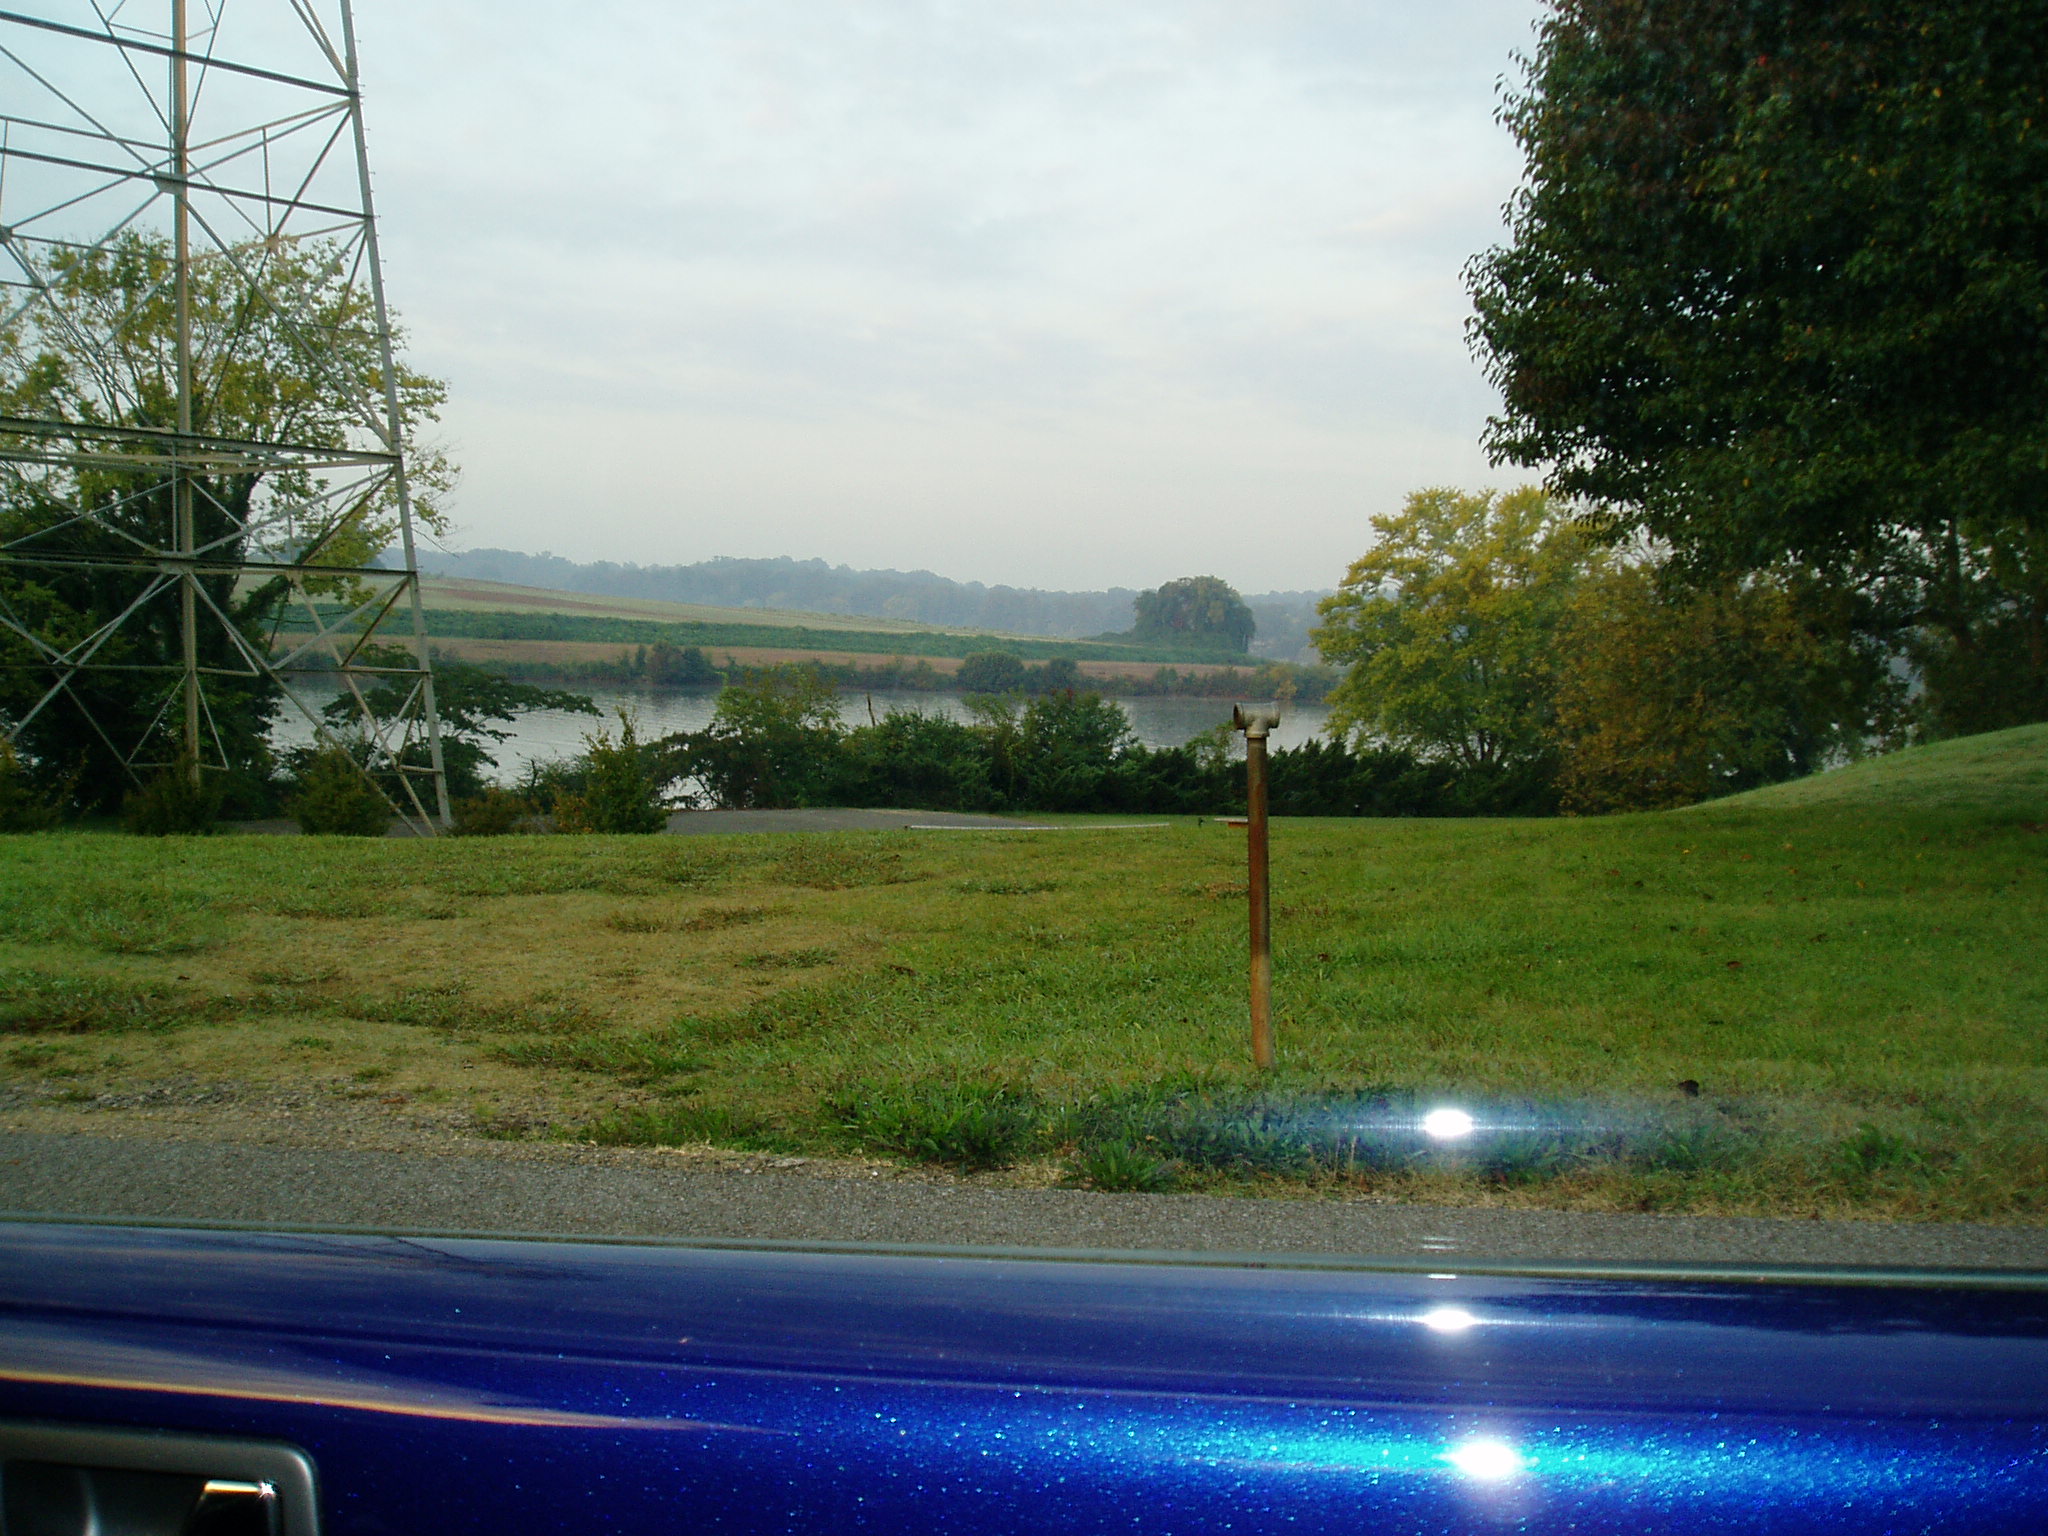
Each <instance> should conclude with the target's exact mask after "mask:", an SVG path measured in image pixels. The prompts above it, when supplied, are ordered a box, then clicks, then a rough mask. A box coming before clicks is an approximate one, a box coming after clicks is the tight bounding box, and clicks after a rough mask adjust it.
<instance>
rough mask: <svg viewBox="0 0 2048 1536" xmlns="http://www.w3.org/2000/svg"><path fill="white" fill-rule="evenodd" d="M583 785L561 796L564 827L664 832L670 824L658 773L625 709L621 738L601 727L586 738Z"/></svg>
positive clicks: (559, 821)
mask: <svg viewBox="0 0 2048 1536" xmlns="http://www.w3.org/2000/svg"><path fill="white" fill-rule="evenodd" d="M584 739H585V741H586V742H587V743H588V750H587V751H586V752H585V754H584V765H585V766H584V773H583V785H582V789H581V791H580V792H579V793H574V794H560V795H557V796H556V797H555V830H556V831H558V832H643V833H644V832H660V831H662V830H664V829H665V828H666V827H667V826H668V812H667V810H665V809H664V808H663V806H662V803H661V796H660V792H659V790H658V789H657V788H656V786H655V782H654V775H653V774H652V773H650V772H649V771H648V765H647V760H646V755H645V754H644V753H643V752H642V751H641V747H640V740H639V737H638V736H637V735H636V734H635V733H634V729H633V719H632V716H630V715H628V714H627V713H626V712H625V711H624V710H623V709H622V710H620V711H619V739H618V740H617V741H613V740H612V736H611V732H609V731H602V730H601V731H598V732H596V733H594V734H593V735H590V736H588V737H585V738H584Z"/></svg>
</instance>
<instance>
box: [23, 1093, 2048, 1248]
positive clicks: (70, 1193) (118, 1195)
mask: <svg viewBox="0 0 2048 1536" xmlns="http://www.w3.org/2000/svg"><path fill="white" fill-rule="evenodd" d="M94 1120H95V1122H97V1123H94V1124H92V1125H91V1126H90V1128H87V1126H86V1125H85V1123H84V1122H83V1121H82V1120H81V1119H80V1118H79V1117H75V1116H66V1115H65V1114H64V1113H63V1112H58V1111H26V1112H23V1111H17V1112H16V1113H14V1114H12V1115H9V1116H8V1117H7V1120H6V1121H5V1122H4V1123H0V1212H4V1213H7V1214H14V1215H36V1214H43V1215H59V1216H77V1217H93V1218H103V1219H104V1218H133V1219H145V1220H153V1221H195V1222H214V1221H221V1222H249V1223H256V1224H260V1225H323V1226H343V1227H366V1228H377V1229H407V1230H426V1231H469V1232H481V1231H488V1232H505V1233H526V1234H552V1235H562V1236H572V1235H573V1236H596V1237H647V1238H671V1239H685V1240H688V1239H697V1240H712V1241H718V1240H726V1241H731V1240H762V1239H767V1240H780V1241H796V1242H856V1243H889V1244H897V1243H900V1244H914V1245H932V1246H956V1245H969V1246H988V1247H1014V1248H1038V1249H1075V1250H1117V1251H1129V1250H1149V1251H1166V1252H1180V1253H1189V1254H1218V1255H1220V1254H1262V1255H1283V1254H1284V1255H1290V1256H1298V1257H1312V1256H1337V1257H1349V1258H1377V1259H1392V1260H1405V1261H1423V1262H1442V1263H1452V1262H1457V1261H1464V1262H1467V1263H1480V1262H1485V1261H1500V1262H1517V1263H1536V1264H1560V1265H1573V1264H1631V1265H1664V1266H1675V1267H1682V1266H1692V1265H1755V1266H1793V1267H1803V1266H1856V1267H1869V1268H1880V1269H1983V1270H1998V1271H2007V1272H2010V1271H2048V1229H2042V1228H2032V1227H2018V1228H2014V1227H1990V1226H1974V1225H1939V1224H1932V1223H1928V1224H1917V1225H1909V1224H1891V1223H1882V1222H1870V1221H1787V1220H1766V1219H1757V1218H1747V1217H1700V1216H1661V1215H1634V1214H1606V1213H1598V1214H1596V1213H1583V1212H1559V1211H1537V1210H1525V1209H1501V1208H1489V1207H1464V1208H1446V1207H1429V1206H1403V1205H1394V1204H1388V1203H1379V1202H1372V1201H1365V1200H1327V1199H1293V1200H1288V1199H1253V1198H1230V1197H1217V1196H1211V1195H1119V1194H1101V1193H1096V1192H1092V1191H1087V1190H1075V1189H1048V1188H1018V1187H1006V1186H1001V1185H996V1184H991V1183H983V1182H977V1181H975V1180H971V1179H958V1178H949V1177H946V1176H944V1175H936V1174H930V1173H925V1172H921V1171H914V1170H907V1169H902V1168H898V1167H896V1166H893V1165H889V1164H883V1163H876V1162H862V1161H858V1160H837V1159H834V1160H825V1159H806V1158H795V1157H779V1156H772V1155H759V1154H746V1153H732V1152H719V1151H714V1150H712V1149H710V1148H708V1147H706V1148H695V1149H691V1148H684V1149H679V1150H673V1151H651V1150H639V1149H613V1148H597V1147H581V1146H565V1145H560V1144H534V1143H492V1142H488V1141H484V1140H482V1139H480V1138H477V1137H474V1136H469V1135H464V1134H461V1133H459V1132H456V1131H454V1130H443V1129H439V1128H435V1127H432V1126H422V1125H419V1124H416V1123H414V1124H385V1125H381V1126H378V1125H370V1126H364V1125H360V1124H358V1125H354V1126H347V1125H344V1124H343V1123H342V1122H340V1121H339V1120H334V1119H331V1118H330V1117H328V1116H325V1115H323V1114H320V1113H308V1112H299V1113H298V1114H296V1115H289V1116H278V1117H272V1118H271V1119H269V1120H268V1121H260V1120H259V1121H256V1122H253V1123H248V1124H245V1125H243V1126H242V1127H241V1128H240V1129H239V1130H237V1131H236V1132H235V1133H234V1134H232V1135H223V1134H221V1127H220V1125H219V1124H218V1123H214V1124H211V1125H209V1124H205V1123H203V1120H202V1118H201V1117H198V1116H193V1117H186V1118H181V1117H179V1116H177V1115H166V1116H159V1117H157V1118H152V1119H141V1118H134V1117H130V1118H127V1119H125V1120H124V1121H123V1123H122V1124H121V1126H120V1127H119V1129H118V1130H111V1129H109V1128H108V1127H107V1126H106V1125H105V1123H104V1120H103V1119H102V1117H94Z"/></svg>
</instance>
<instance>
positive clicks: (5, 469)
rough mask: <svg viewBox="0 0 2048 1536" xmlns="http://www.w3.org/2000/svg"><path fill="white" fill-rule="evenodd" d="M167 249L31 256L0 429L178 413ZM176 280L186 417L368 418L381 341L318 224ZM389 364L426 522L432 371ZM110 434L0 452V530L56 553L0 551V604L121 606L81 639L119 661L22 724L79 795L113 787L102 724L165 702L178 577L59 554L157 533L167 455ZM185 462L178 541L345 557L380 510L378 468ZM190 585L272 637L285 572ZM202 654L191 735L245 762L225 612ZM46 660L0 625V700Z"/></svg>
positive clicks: (0, 394) (13, 442) (68, 631)
mask: <svg viewBox="0 0 2048 1536" xmlns="http://www.w3.org/2000/svg"><path fill="white" fill-rule="evenodd" d="M173 267H174V263H173V258H172V250H171V246H170V243H169V240H168V239H167V238H166V237H164V236H160V235H150V234H143V233H138V232H130V233H127V234H124V235H122V236H120V237H118V238H116V239H115V240H113V241H111V242H109V243H108V244H106V245H104V246H100V247H95V248H91V249H60V250H59V251H57V253H56V254H55V255H54V256H53V257H52V258H51V259H50V261H49V263H48V266H47V269H46V270H38V271H37V272H36V274H35V277H36V283H35V285H34V286H36V287H37V288H38V289H39V296H38V301H37V302H36V303H34V304H32V305H25V306H20V307H17V308H15V309H13V310H11V311H10V312H8V313H7V314H5V315H4V316H0V447H9V446H17V445H21V444H24V443H25V442H27V438H26V437H25V436H23V435H21V434H20V433H18V432H17V433H15V434H10V433H9V431H8V423H7V421H6V420H5V418H9V417H13V418H22V419H30V420H35V421H39V422H43V423H61V424H64V425H65V426H66V427H73V426H75V427H76V428H77V429H78V431H77V437H76V441H78V442H79V443H81V444H94V443H100V442H101V441H102V440H100V439H97V438H95V436H94V429H96V428H104V429H108V431H109V433H110V434H118V433H119V432H121V431H123V430H125V429H131V428H144V429H156V430H168V429H172V428H175V427H176V426H177V406H176V400H177V389H176V382H175V381H176V373H175V355H176V350H175V347H174V345H173V338H174V334H175V323H176V306H175V303H174V300H173V292H174V285H173V282H172V272H173ZM189 286H190V311H191V326H192V338H193V358H194V366H195V373H196V382H195V392H194V399H193V423H192V425H193V430H194V431H195V432H198V433H202V434H208V435H211V436H214V437H217V438H223V439H230V440H234V441H263V442H278V443H290V444H297V445H301V446H303V447H307V448H314V449H342V448H346V447H347V446H348V445H349V443H350V442H351V440H352V436H353V435H359V434H361V433H362V432H363V431H364V430H365V429H366V426H367V427H368V428H369V429H370V430H374V423H372V422H370V421H369V420H368V418H367V417H366V414H365V413H366V409H374V410H380V409H381V400H382V395H383V365H382V357H381V352H380V348H379V344H378V341H377V333H376V328H375V325H374V312H373V308H372V305H371V299H370V295H369V292H368V290H367V288H366V286H365V285H364V284H363V283H362V282H361V281H360V280H359V273H358V271H357V270H356V268H355V267H354V266H352V265H351V264H350V262H349V259H348V257H347V254H346V253H345V252H344V251H343V250H341V249H340V248H339V247H337V246H332V245H328V244H325V243H323V242H320V241H301V242H291V241H283V242H277V243H275V244H274V245H272V244H262V243H258V244H253V245H250V246H248V247H241V248H236V249H235V250H233V251H231V252H224V253H216V254H215V255H214V256H213V257H212V258H211V259H206V260H198V261H195V262H194V263H193V264H192V267H191V269H190V285H189ZM395 382H396V386H397V394H398V399H399V407H400V415H401V419H402V422H403V424H404V430H405V432H406V434H407V437H408V454H409V460H410V466H411V467H410V472H409V484H410V486H411V488H412V492H413V509H414V514H415V516H416V517H417V518H418V519H419V520H420V522H421V523H422V524H423V525H424V526H426V527H428V528H430V529H431V528H438V527H440V526H441V525H442V514H441V512H440V511H439V509H438V505H437V497H438V493H439V492H440V491H441V490H443V489H445V488H446V486H447V485H448V483H449V482H450V480H451V479H452V476H453V469H452V466H451V465H450V464H449V462H448V461H447V459H446V458H445V457H443V456H441V455H440V454H438V453H436V452H434V451H433V450H432V449H431V448H429V447H426V446H424V445H422V444H420V443H418V442H417V441H416V438H415V435H416V433H417V431H418V429H419V428H420V427H421V426H422V425H423V424H424V423H426V422H428V421H431V420H432V419H433V418H434V415H435V412H436V411H437V409H438V408H439V406H440V404H441V401H442V399H443V398H444V393H445V392H444V390H443V387H442V385H441V384H440V383H439V382H438V381H436V380H434V379H430V378H428V377H426V376H425V375H423V374H420V373H417V372H415V371H413V370H411V369H409V368H405V367H403V366H401V367H400V369H399V373H398V378H397V380H396V381H395ZM365 402H369V405H368V406H367V407H366V404H365ZM46 430H47V429H46ZM125 442H126V440H125V439H122V438H120V437H118V436H114V435H110V436H109V437H107V438H106V439H105V440H104V443H103V446H106V447H107V448H108V449H109V451H108V452H106V453H104V454H102V455H96V456H92V457H90V458H88V459H87V460H86V461H85V467H82V468H80V467H55V466H51V465H47V464H36V463H33V462H30V461H29V459H28V457H27V456H23V455H16V456H12V457H9V458H7V459H6V461H5V462H4V464H0V546H5V547H7V548H8V549H9V550H10V552H12V553H13V554H14V555H15V556H17V557H26V556H28V555H30V554H33V555H34V556H36V557H38V558H47V559H49V560H52V561H54V562H56V563H45V564H41V565H31V564H28V563H23V559H22V558H16V559H12V560H9V561H7V562H4V563H0V609H4V610H6V611H8V612H9V613H11V615H12V616H13V617H15V618H16V619H17V620H18V621H19V622H20V623H21V624H22V626H23V628H25V629H27V630H29V631H31V632H33V633H36V634H39V635H43V636H45V637H49V638H54V639H55V640H56V641H57V642H58V643H59V644H64V643H68V642H75V641H77V640H79V639H82V638H84V637H86V636H90V635H92V634H94V633H95V632H97V631H98V630H100V629H101V628H102V627H104V626H106V625H108V624H109V623H110V622H111V621H113V620H114V619H115V618H116V617H117V616H119V615H122V614H130V610H131V609H134V610H135V611H134V612H133V613H132V614H130V617H129V618H128V619H127V620H126V622H124V623H123V625H122V626H121V629H120V632H119V633H118V634H117V635H116V636H115V637H114V639H113V640H112V642H111V643H110V644H109V645H108V646H106V647H105V648H104V649H102V650H101V651H100V652H99V654H98V655H97V656H96V658H95V660H96V661H98V662H101V663H111V664H117V665H120V666H123V667H127V668H130V669H133V670H130V671H128V672H126V673H122V672H96V673H83V674H79V675H78V676H77V677H76V678H75V679H74V681H73V682H72V684H71V690H70V691H71V694H72V695H73V696H75V698H76V699H77V700H78V701H79V702H81V703H83V704H84V705H85V706H86V708H85V710H83V711H81V710H80V709H78V708H76V707H56V706H53V707H50V708H47V709H45V710H43V711H42V713H41V714H39V715H38V716H37V717H36V718H35V720H33V721H32V722H31V723H30V724H29V726H28V727H27V728H26V729H25V730H24V731H23V732H22V734H21V736H20V738H19V740H20V744H21V746H22V747H23V749H24V750H25V752H26V753H27V754H28V755H29V756H31V757H34V758H36V759H38V760H39V761H41V762H42V763H44V764H46V765H48V766H49V767H50V768H51V769H53V770H55V771H57V772H60V773H65V774H75V775H76V777H77V781H78V783H79V786H80V795H81V798H82V799H83V800H85V801H86V802H87V803H104V802H106V801H108V800H110V799H114V798H118V796H119V794H120V792H121V791H122V790H123V789H124V788H125V787H126V785H127V783H128V773H127V770H126V768H125V767H124V766H123V764H122V762H121V757H120V754H119V752H117V750H116V748H115V746H114V745H113V744H114V743H133V742H136V741H138V740H140V739H142V737H144V736H145V735H147V734H148V732H149V729H150V722H151V720H152V718H153V717H154V716H155V715H156V713H157V711H158V710H159V708H160V707H161V705H162V702H163V684H164V679H163V676H162V675H161V674H162V673H163V672H164V670H165V669H166V668H169V667H173V666H174V665H175V662H176V660H177V658H178V656H179V654H180V653H179V621H178V601H177V597H176V593H175V592H174V591H164V592H160V593H159V594H158V595H157V596H155V597H153V598H148V599H146V600H144V599H143V596H142V595H143V593H144V592H145V591H146V590H147V588H148V586H149V584H150V583H151V581H152V580H153V579H154V575H155V573H154V571H153V569H152V568H150V567H149V566H148V563H147V562H139V563H137V565H136V566H135V568H132V569H127V570H123V569H116V568H110V567H109V566H107V565H99V566H79V565H72V566H66V565H64V564H62V561H63V560H64V559H65V558H66V557H76V556H109V555H114V556H120V555H132V554H134V553H135V551H136V550H138V549H144V548H157V549H162V548H168V547H170V546H171V545H172V544H173V543H174V538H173V535H172V531H171V530H172V528H173V518H174V514H173V502H172V491H171V481H170V477H169V474H168V472H167V467H166V466H160V465H159V464H155V463H151V462H148V460H147V458H146V456H144V455H138V454H136V453H135V452H134V451H133V450H130V451H128V452H127V453H125V454H124V453H123V452H120V451H113V450H117V449H119V448H120V447H121V446H122V445H123V444H125ZM192 478H193V482H194V494H193V498H192V500H193V508H194V522H195V532H196V539H195V543H196V547H197V548H198V549H200V550H201V551H203V552H204V553H205V554H206V555H207V557H208V558H209V559H210V560H213V561H215V562H217V563H220V564H223V565H230V564H233V563H235V562H237V561H241V560H244V559H254V560H262V559H286V558H300V559H306V560H308V561H309V562H310V563H312V564H315V565H322V566H333V567H343V566H351V565H364V564H367V563H369V561H370V560H371V558H372V557H374V556H375V555H376V554H377V553H378V552H379V551H381V550H382V549H383V548H384V547H385V545H386V544H387V543H388V542H389V541H390V538H391V535H392V532H393V529H394V527H395V525H396V518H397V501H396V482H395V480H394V479H392V478H390V477H388V476H387V477H382V478H378V477H376V476H369V477H366V478H364V479H363V480H362V481H361V482H360V484H350V483H347V482H346V481H344V483H343V484H342V486H341V488H340V489H339V490H337V489H336V488H335V487H334V486H332V485H328V484H324V483H318V482H316V477H315V475H314V474H313V473H312V472H310V471H309V470H307V469H306V468H305V467H304V466H303V464H302V463H301V464H295V465H294V467H282V468H278V469H261V468H258V469H248V468H243V469H238V470H235V471H233V472H219V473H214V472H201V473H198V474H196V475H195V476H193V477H192ZM199 585H200V587H201V589H202V590H203V593H204V599H205V602H206V603H207V604H208V605H209V606H211V607H212V608H216V609H218V610H219V611H220V612H221V613H222V614H224V615H226V616H227V617H228V619H229V621H230V623H232V624H233V626H234V627H235V628H236V629H238V630H240V632H241V634H242V636H243V638H244V639H245V640H246V641H247V642H248V643H249V644H250V645H252V646H254V647H256V648H257V649H259V650H260V649H262V648H264V647H266V646H267V645H268V644H269V629H270V627H271V625H272V624H273V623H274V621H275V619H276V617H277V615H278V613H279V611H280V609H281V607H282V605H283V604H284V602H285V600H286V598H287V597H288V595H289V594H288V590H287V588H286V586H285V583H284V582H283V581H282V580H272V581H268V582H259V583H254V584H249V583H243V584H239V585H238V584H237V582H236V581H235V579H234V578H233V577H232V576H230V575H225V574H223V575H211V576H203V577H201V579H200V582H199ZM345 585H346V584H345V583H344V582H343V581H342V580H341V579H340V578H338V577H337V578H335V579H334V580H332V581H325V579H323V578H318V577H316V578H315V579H314V580H313V581H312V582H309V583H308V584H307V589H308V590H309V591H326V592H329V593H334V592H339V591H341V590H342V589H343V588H344V587H345ZM138 604H139V606H138ZM199 661H200V665H201V666H202V668H205V669H207V670H208V674H209V676H208V688H207V698H208V714H209V721H210V727H211V730H210V738H209V739H210V741H213V742H217V743H218V745H219V747H220V749H221V750H222V752H223V753H224V755H225V757H226V760H227V762H228V764H229V765H230V766H231V767H237V768H242V769H247V770H251V771H260V770H261V769H262V768H263V766H264V764H265V761H266V759H267V749H266V747H265V743H264V734H265V731H266V728H267V724H268V720H269V717H270V715H271V713H272V712H273V710H274V708H275V704H276V699H275V690H274V688H273V687H272V686H271V685H269V684H268V683H267V682H266V681H264V680H260V679H256V678H248V679H247V680H246V681H245V680H242V679H239V678H237V677H236V676H235V674H236V673H237V672H246V670H247V668H246V663H245V662H244V661H243V659H242V657H241V656H240V655H239V653H238V647H237V644H236V642H235V640H234V638H233V636H232V635H231V634H230V633H229V632H228V631H227V629H226V628H224V627H222V626H219V625H206V626H202V628H201V631H200V657H199ZM50 681H51V674H50V671H49V668H48V667H47V666H46V665H44V664H42V661H41V659H40V657H39V656H38V654H37V653H36V652H35V651H34V650H33V649H32V648H31V647H29V646H27V645H26V644H25V643H24V642H23V641H22V640H21V639H20V638H19V637H18V636H17V635H14V634H13V633H11V632H10V633H8V634H7V635H5V636H4V637H0V716H12V717H14V718H17V719H18V718H20V717H21V716H22V715H23V714H24V713H25V712H26V711H27V710H28V709H29V708H30V707H32V706H33V704H34V703H35V702H36V700H38V699H39V698H40V697H41V696H42V693H43V690H44V689H45V688H46V687H47V686H48V685H49V682H50ZM95 721H96V722H97V726H95V724H94V722H95Z"/></svg>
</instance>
